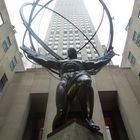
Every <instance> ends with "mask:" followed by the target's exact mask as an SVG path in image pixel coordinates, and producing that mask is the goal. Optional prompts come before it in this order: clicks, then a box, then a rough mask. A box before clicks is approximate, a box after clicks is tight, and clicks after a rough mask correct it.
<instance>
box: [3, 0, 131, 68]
mask: <svg viewBox="0 0 140 140" xmlns="http://www.w3.org/2000/svg"><path fill="white" fill-rule="evenodd" d="M33 1H35V0H5V3H6V5H7V8H8V12H9V15H10V19H11V23H12V25H14V26H15V29H16V34H15V36H16V39H17V43H18V46H21V44H22V38H23V34H24V31H25V28H24V26H23V23H22V20H21V18H20V13H19V10H20V7H21V6H22V4H24V3H26V2H28V3H30V2H33ZM41 1H43V0H41ZM45 1H46V0H45ZM84 1H85V5H86V7H87V10H88V12H89V15H90V17H91V19H92V22H93V24H94V27H95V29H96V28H97V26H98V24H99V23H100V19H101V16H102V6H101V5H100V3H99V0H84ZM104 2H105V4H106V5H107V7H108V9H109V11H110V14H111V17H112V18H113V26H114V39H113V47H114V51H115V52H116V53H117V54H119V55H120V56H115V57H114V58H113V63H114V64H115V65H120V63H121V58H122V53H123V49H124V46H125V41H126V36H127V32H126V31H125V27H126V25H127V24H128V21H129V18H130V17H131V13H132V9H133V5H134V0H129V1H128V0H104ZM54 3H55V0H54V2H53V3H52V7H53V4H54ZM27 11H28V9H27ZM27 11H26V12H25V17H26V14H27V15H28V12H27ZM49 16H50V15H48V18H47V19H49ZM45 20H46V19H45ZM46 24H49V20H48V21H47V23H46ZM43 31H44V29H43V28H40V30H39V35H40V36H41V35H42V36H44V35H45V32H43ZM108 31H109V23H108V20H107V17H106V16H105V18H104V20H103V24H102V26H101V28H100V30H99V32H98V36H99V40H100V42H101V44H102V45H107V41H108V34H109V33H108Z"/></svg>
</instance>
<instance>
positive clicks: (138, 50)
mask: <svg viewBox="0 0 140 140" xmlns="http://www.w3.org/2000/svg"><path fill="white" fill-rule="evenodd" d="M126 29H127V31H128V35H127V40H126V44H125V49H124V52H123V58H122V63H121V67H131V69H132V71H133V72H135V74H136V75H139V76H140V1H139V0H135V3H134V7H133V12H132V15H131V18H130V20H129V23H128V25H127V28H126Z"/></svg>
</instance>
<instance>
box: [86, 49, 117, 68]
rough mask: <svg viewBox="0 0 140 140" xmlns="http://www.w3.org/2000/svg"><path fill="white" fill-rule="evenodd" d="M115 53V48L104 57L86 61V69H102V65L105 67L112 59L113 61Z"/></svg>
mask: <svg viewBox="0 0 140 140" xmlns="http://www.w3.org/2000/svg"><path fill="white" fill-rule="evenodd" d="M114 55H115V53H114V51H113V49H112V50H110V51H109V52H107V53H106V54H105V55H104V56H102V57H99V58H97V59H93V60H91V61H87V62H85V63H86V64H85V66H86V69H87V70H90V69H94V70H97V69H101V68H102V67H104V66H105V65H107V64H108V63H109V62H110V61H111V58H112V57H113V56H114Z"/></svg>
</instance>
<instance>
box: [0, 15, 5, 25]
mask: <svg viewBox="0 0 140 140" xmlns="http://www.w3.org/2000/svg"><path fill="white" fill-rule="evenodd" d="M3 23H4V21H3V18H2V14H1V13H0V26H1V25H2V24H3Z"/></svg>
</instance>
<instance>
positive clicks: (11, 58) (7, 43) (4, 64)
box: [0, 0, 24, 98]
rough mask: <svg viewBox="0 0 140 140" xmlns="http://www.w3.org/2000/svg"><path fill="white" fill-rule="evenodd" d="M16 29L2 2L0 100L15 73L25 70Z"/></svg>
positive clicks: (0, 24)
mask: <svg viewBox="0 0 140 140" xmlns="http://www.w3.org/2000/svg"><path fill="white" fill-rule="evenodd" d="M14 34H15V29H14V26H13V25H11V22H10V18H9V15H8V12H7V9H6V6H5V3H4V0H1V1H0V98H1V96H2V94H3V90H4V88H5V86H6V84H7V83H8V82H9V81H11V79H12V77H13V75H14V72H15V71H20V70H24V67H23V62H22V60H21V54H20V52H19V50H18V46H17V43H16V40H15V35H14Z"/></svg>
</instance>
